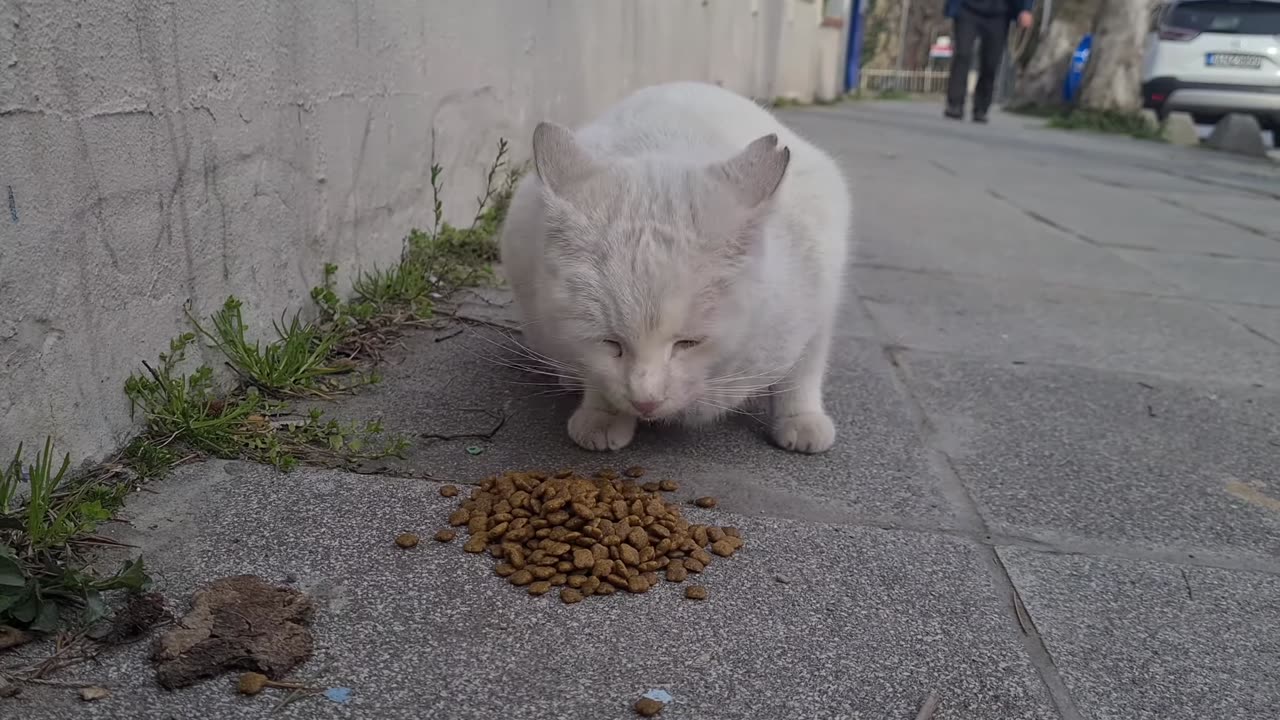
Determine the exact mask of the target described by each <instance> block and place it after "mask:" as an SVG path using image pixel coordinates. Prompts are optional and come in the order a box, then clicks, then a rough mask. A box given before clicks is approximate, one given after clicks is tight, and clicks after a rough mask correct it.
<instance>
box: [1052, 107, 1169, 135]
mask: <svg viewBox="0 0 1280 720" xmlns="http://www.w3.org/2000/svg"><path fill="white" fill-rule="evenodd" d="M1048 124H1049V127H1051V128H1057V129H1059V130H1086V131H1092V132H1099V133H1107V134H1112V135H1128V136H1130V137H1135V138H1138V139H1140V140H1161V139H1162V138H1161V135H1160V127H1159V126H1158V125H1156V124H1154V123H1152V122H1151V121H1150V120H1149V119H1148V118H1147V117H1145V116H1143V115H1142V113H1136V112H1121V111H1115V110H1088V109H1084V108H1074V109H1071V110H1067V111H1063V112H1058V113H1056V114H1053V115H1050V116H1049V123H1048Z"/></svg>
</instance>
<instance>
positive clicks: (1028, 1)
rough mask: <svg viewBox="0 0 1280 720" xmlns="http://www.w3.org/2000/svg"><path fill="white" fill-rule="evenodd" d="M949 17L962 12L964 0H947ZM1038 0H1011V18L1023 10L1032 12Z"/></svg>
mask: <svg viewBox="0 0 1280 720" xmlns="http://www.w3.org/2000/svg"><path fill="white" fill-rule="evenodd" d="M946 2H947V17H949V18H954V17H955V16H957V15H959V14H960V8H961V7H963V6H964V0H946ZM1035 5H1036V0H1009V19H1010V20H1013V19H1014V18H1016V17H1018V13H1021V12H1023V11H1026V12H1031V8H1033V7H1035Z"/></svg>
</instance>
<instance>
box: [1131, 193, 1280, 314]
mask: <svg viewBox="0 0 1280 720" xmlns="http://www.w3.org/2000/svg"><path fill="white" fill-rule="evenodd" d="M1277 210H1280V206H1277ZM1277 245H1280V243H1277ZM1118 254H1119V255H1121V256H1122V257H1124V258H1127V259H1128V260H1129V261H1130V262H1132V263H1133V264H1134V265H1138V266H1141V267H1145V268H1148V269H1150V270H1151V271H1152V272H1153V273H1155V274H1156V275H1157V276H1159V277H1161V278H1164V279H1165V280H1167V281H1169V282H1171V283H1173V284H1176V285H1177V286H1178V287H1179V288H1181V290H1182V292H1181V293H1180V295H1182V296H1186V297H1194V298H1197V299H1201V300H1208V301H1211V302H1220V303H1242V304H1249V305H1268V306H1271V307H1277V308H1280V260H1258V259H1253V258H1223V257H1206V256H1204V255H1187V254H1180V253H1157V252H1133V251H1127V250H1120V251H1118Z"/></svg>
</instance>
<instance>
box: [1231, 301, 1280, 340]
mask: <svg viewBox="0 0 1280 720" xmlns="http://www.w3.org/2000/svg"><path fill="white" fill-rule="evenodd" d="M1217 308H1218V310H1219V311H1220V312H1223V313H1226V314H1227V315H1230V316H1231V317H1232V318H1234V319H1235V320H1236V321H1237V322H1239V323H1242V324H1243V325H1245V326H1246V327H1248V328H1250V329H1251V330H1253V331H1254V332H1257V333H1261V334H1262V335H1263V336H1265V337H1266V338H1268V339H1269V340H1272V341H1274V342H1278V343H1280V307H1253V306H1248V305H1218V306H1217Z"/></svg>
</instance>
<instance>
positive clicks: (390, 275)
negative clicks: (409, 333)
mask: <svg viewBox="0 0 1280 720" xmlns="http://www.w3.org/2000/svg"><path fill="white" fill-rule="evenodd" d="M509 153H510V145H509V144H508V143H507V141H506V140H505V139H502V140H499V141H498V151H497V154H496V156H495V157H494V160H493V162H492V163H490V165H489V168H488V171H487V172H486V175H485V186H484V191H483V192H482V193H480V194H479V195H478V196H477V197H476V212H475V215H474V217H473V218H472V221H471V225H470V226H468V227H458V226H455V225H451V224H450V223H448V222H447V221H445V219H444V202H443V200H442V199H441V196H442V194H443V192H444V168H442V167H441V166H440V165H438V164H435V163H432V166H431V192H432V208H433V222H432V226H431V229H430V230H420V229H417V228H414V229H412V230H410V231H409V234H408V236H406V237H405V239H404V245H403V247H402V249H401V252H400V259H399V261H398V262H397V263H396V264H394V265H391V266H390V267H374V268H373V269H372V270H368V271H360V272H359V273H357V275H356V277H355V279H354V281H353V282H352V291H353V293H354V295H355V299H354V300H353V301H352V302H343V301H342V300H341V299H340V298H339V297H338V294H337V292H336V290H335V289H334V276H335V275H336V273H337V270H338V268H337V266H335V265H332V264H328V265H325V268H324V281H323V284H322V285H319V286H317V287H315V288H313V289H312V291H311V298H312V300H313V301H314V302H315V303H316V305H317V306H318V308H319V310H320V315H321V325H322V326H323V327H324V328H325V329H327V330H333V331H335V332H338V333H340V334H341V335H342V339H341V340H340V341H339V342H338V345H337V346H338V347H339V348H340V349H341V351H342V353H343V354H344V355H345V356H347V357H362V358H371V357H372V358H376V357H377V356H378V354H379V349H380V348H381V347H382V346H384V345H385V344H386V343H387V342H388V341H389V340H390V339H392V338H394V337H395V336H396V335H397V334H398V330H397V328H402V327H405V326H408V325H414V324H422V323H424V322H425V321H427V320H429V319H430V318H431V317H432V316H433V315H434V314H435V313H436V311H437V307H438V305H440V304H442V303H448V302H449V299H450V298H451V297H452V296H453V295H454V293H456V292H457V291H458V290H459V289H461V288H464V287H468V286H474V285H481V284H484V283H488V282H491V281H492V280H493V277H494V275H493V269H492V265H493V263H494V262H496V261H497V260H498V244H497V242H496V241H495V238H496V236H497V234H498V232H499V230H500V229H501V227H502V222H503V220H505V219H506V215H507V209H508V207H509V206H510V204H511V198H512V196H513V195H514V194H515V189H516V185H517V183H518V182H519V180H520V177H521V175H522V168H519V167H514V166H512V164H511V162H510V158H509Z"/></svg>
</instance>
